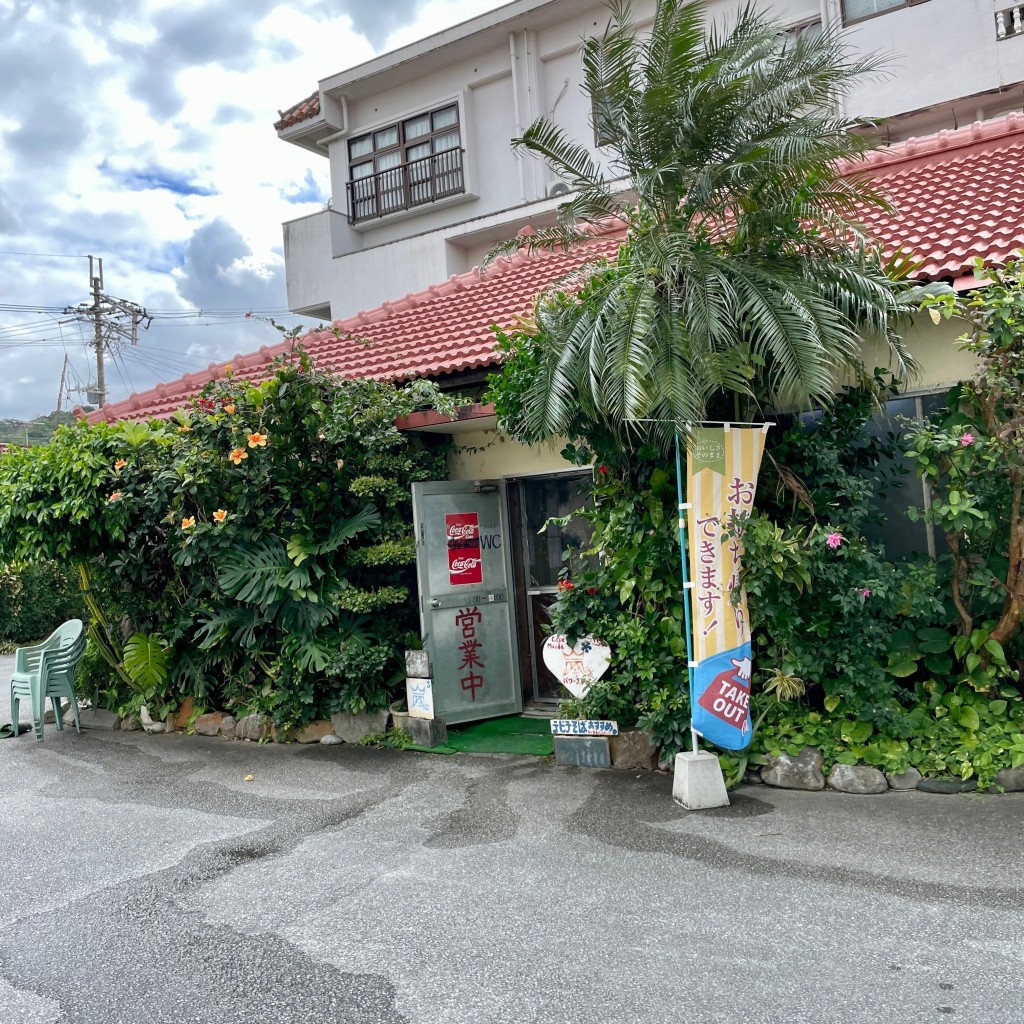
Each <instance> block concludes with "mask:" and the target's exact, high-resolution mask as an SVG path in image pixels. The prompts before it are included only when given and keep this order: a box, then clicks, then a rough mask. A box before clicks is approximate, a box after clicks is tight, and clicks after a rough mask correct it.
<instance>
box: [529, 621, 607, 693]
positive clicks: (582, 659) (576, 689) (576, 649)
mask: <svg viewBox="0 0 1024 1024" xmlns="http://www.w3.org/2000/svg"><path fill="white" fill-rule="evenodd" d="M543 652H544V664H545V665H547V667H548V671H550V672H551V674H552V675H553V676H554V677H555V678H556V679H558V680H559V681H560V682H561V684H562V685H563V686H564V687H565V688H566V689H567V690H568V691H569V692H570V693H571V694H572V695H573V696H574V697H576V698H583V697H585V696H586V695H587V691H588V690H589V689H590V687H591V685H592V684H593V683H595V682H596V681H597V680H598V679H600V678H601V676H603V675H604V674H605V672H607V671H608V665H609V664H610V663H611V659H612V651H611V648H610V647H609V646H608V645H607V644H606V643H605V642H604V641H603V640H598V639H597V638H596V637H592V636H581V637H580V638H579V639H578V640H577V641H576V645H575V646H570V645H569V641H568V639H566V637H565V636H563V635H562V634H561V633H553V634H552V635H551V636H549V637H548V638H547V640H545V641H544V649H543Z"/></svg>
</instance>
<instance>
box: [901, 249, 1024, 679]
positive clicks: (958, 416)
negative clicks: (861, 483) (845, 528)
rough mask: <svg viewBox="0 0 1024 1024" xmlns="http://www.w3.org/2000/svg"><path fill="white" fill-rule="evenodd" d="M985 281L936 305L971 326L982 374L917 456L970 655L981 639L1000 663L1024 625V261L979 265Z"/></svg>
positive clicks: (913, 452)
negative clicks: (949, 562) (949, 558)
mask: <svg viewBox="0 0 1024 1024" xmlns="http://www.w3.org/2000/svg"><path fill="white" fill-rule="evenodd" d="M975 276H976V278H977V279H978V280H987V281H988V284H986V286H985V287H984V288H981V289H978V290H976V291H972V292H969V293H968V294H967V295H965V296H956V295H945V296H939V297H935V298H934V299H932V300H930V302H929V303H928V305H929V306H930V308H931V312H932V314H933V318H934V319H935V320H936V321H938V320H939V319H940V317H941V316H945V317H947V318H948V317H957V318H959V319H961V320H963V321H965V322H966V324H967V328H968V329H967V333H966V334H964V335H963V337H962V338H961V345H962V347H963V348H964V349H966V350H967V351H968V352H971V353H972V354H974V355H975V356H976V357H977V360H978V363H977V367H978V368H977V371H976V372H975V374H974V376H973V377H972V378H971V379H970V380H969V381H966V382H964V384H963V385H961V386H960V387H959V388H957V389H956V390H955V391H954V392H953V394H952V395H951V397H950V401H949V403H948V406H947V410H946V413H945V415H943V416H940V417H933V418H932V419H931V420H929V421H927V422H925V423H921V424H917V425H915V426H914V427H913V429H911V430H910V432H909V434H908V441H909V448H908V450H909V454H910V456H911V458H912V459H913V460H914V462H915V463H916V465H917V469H918V471H919V472H920V473H921V475H922V476H923V477H924V479H925V480H926V481H927V483H928V485H929V487H930V489H931V497H932V500H931V502H930V504H929V506H928V508H927V509H924V510H922V511H920V513H919V514H920V515H921V517H922V518H924V519H925V520H926V521H928V522H930V523H934V524H935V525H936V526H937V527H938V528H939V529H940V530H941V531H942V534H943V535H944V536H945V538H946V541H947V543H948V544H949V547H950V550H951V551H952V554H953V572H952V576H951V594H952V598H953V602H954V604H955V606H956V610H957V614H958V615H959V618H960V631H961V633H962V634H963V637H964V641H965V643H963V644H962V647H963V650H964V651H965V652H967V651H971V646H970V643H969V638H971V637H974V636H975V635H976V634H977V633H978V631H979V629H980V630H982V631H983V632H987V636H986V638H985V641H984V643H983V644H981V647H982V650H981V651H980V652H977V651H976V650H974V651H971V653H972V654H974V656H975V657H977V658H978V659H979V660H982V661H989V660H992V659H995V660H996V662H998V660H999V659H1000V658H1001V657H1002V648H1003V646H1004V645H1006V644H1008V643H1009V642H1010V641H1011V640H1013V639H1014V638H1015V637H1019V635H1020V632H1021V622H1022V619H1024V504H1022V498H1024V259H1019V260H1013V261H1010V262H1009V263H1008V264H1007V265H1006V266H1005V267H1003V268H1001V269H1000V268H998V267H985V266H984V265H983V263H982V262H981V261H980V260H979V261H977V262H976V264H975ZM914 514H915V515H916V514H918V513H917V510H914Z"/></svg>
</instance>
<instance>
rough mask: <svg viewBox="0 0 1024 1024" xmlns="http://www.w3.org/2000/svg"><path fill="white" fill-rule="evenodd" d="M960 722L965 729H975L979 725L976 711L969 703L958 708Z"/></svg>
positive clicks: (979, 720) (979, 721)
mask: <svg viewBox="0 0 1024 1024" xmlns="http://www.w3.org/2000/svg"><path fill="white" fill-rule="evenodd" d="M959 717H960V724H961V725H962V726H963V727H964V728H965V729H971V730H974V729H977V728H978V726H979V725H981V719H980V718H979V717H978V712H977V711H975V710H974V708H972V707H971V706H970V705H965V706H964V707H962V708H960V716H959Z"/></svg>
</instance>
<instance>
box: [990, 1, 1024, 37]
mask: <svg viewBox="0 0 1024 1024" xmlns="http://www.w3.org/2000/svg"><path fill="white" fill-rule="evenodd" d="M1019 35H1024V4H1014V5H1013V7H1007V8H1006V10H1005V11H996V39H1009V38H1010V36H1019Z"/></svg>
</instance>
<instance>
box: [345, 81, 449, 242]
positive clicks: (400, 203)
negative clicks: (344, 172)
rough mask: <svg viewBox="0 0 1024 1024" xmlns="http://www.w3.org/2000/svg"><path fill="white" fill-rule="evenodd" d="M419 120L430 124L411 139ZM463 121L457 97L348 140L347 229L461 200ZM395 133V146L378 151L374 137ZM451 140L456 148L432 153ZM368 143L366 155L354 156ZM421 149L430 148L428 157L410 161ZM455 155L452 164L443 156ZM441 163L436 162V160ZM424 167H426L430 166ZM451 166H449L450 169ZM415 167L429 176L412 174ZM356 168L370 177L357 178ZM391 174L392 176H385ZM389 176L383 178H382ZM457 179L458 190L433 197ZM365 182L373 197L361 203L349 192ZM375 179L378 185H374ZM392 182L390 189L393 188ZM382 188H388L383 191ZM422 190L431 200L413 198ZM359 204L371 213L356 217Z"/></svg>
mask: <svg viewBox="0 0 1024 1024" xmlns="http://www.w3.org/2000/svg"><path fill="white" fill-rule="evenodd" d="M449 112H450V113H452V114H453V115H454V117H453V119H452V120H448V121H446V122H444V123H441V124H440V125H438V124H437V123H436V119H437V118H438V117H439V116H440V115H443V114H448V113H449ZM423 118H427V119H428V120H429V124H428V130H427V131H425V132H422V133H420V134H418V135H410V134H409V126H410V125H411V124H413V123H414V122H416V121H422V119H423ZM464 125H465V119H464V118H463V116H462V104H461V103H460V101H459V99H458V98H457V97H453V98H451V99H448V100H445V101H444V102H443V103H438V104H434V105H432V106H430V107H427V108H425V109H421V110H417V111H415V112H413V113H409V114H406V115H404V116H402V117H398V118H395V119H394V120H393V121H389V122H386V123H384V124H379V125H376V126H374V127H371V128H367V129H365V130H363V131H360V133H359V134H358V135H353V136H351V137H350V138H348V139H347V140H346V143H345V154H346V157H347V160H348V180H347V182H346V185H347V191H348V211H347V212H348V220H349V223H350V224H353V225H358V224H368V223H371V222H373V221H378V220H381V219H382V218H384V217H388V216H390V215H392V214H397V213H405V212H408V211H410V210H416V209H418V208H420V207H423V206H428V205H431V204H432V203H435V202H437V201H438V200H439V199H443V198H448V197H449V196H453V195H461V194H463V193H465V191H466V167H465V159H464V157H465V146H464V139H463V127H464ZM392 132H393V133H394V141H393V142H387V143H386V144H383V145H380V146H379V147H378V141H377V140H378V137H379V136H386V135H388V134H389V133H392ZM452 135H455V136H456V139H457V142H456V144H455V145H454V146H447V147H445V148H443V149H437V148H435V146H436V144H437V142H438V141H439V140H443V139H445V138H447V137H449V136H452ZM367 142H368V143H369V149H367V150H365V151H363V152H361V153H359V154H358V155H355V156H353V150H354V149H355V148H356V147H357V146H358V145H359V144H365V143H367ZM422 146H429V147H430V152H429V153H426V154H424V155H422V156H419V157H416V158H414V159H411V160H410V159H409V151H410V150H411V149H415V148H419V147H422ZM453 152H457V153H458V154H459V156H458V157H457V158H455V159H454V160H451V161H447V160H444V154H446V153H453ZM395 155H397V157H398V161H397V163H393V164H391V165H390V166H384V167H380V166H379V161H380V160H381V159H387V158H389V157H392V156H395ZM439 158H440V159H439ZM427 161H430V163H429V164H428V163H427ZM449 164H450V165H449ZM416 165H419V166H420V167H427V168H429V174H418V175H412V174H410V170H409V169H410V168H412V167H414V166H416ZM359 168H369V170H368V172H367V173H365V174H362V175H360V176H358V177H357V176H356V173H355V172H356V170H357V169H359ZM389 172H390V174H389ZM383 175H387V177H386V178H382V177H381V176H383ZM453 176H454V177H457V179H458V183H457V186H456V187H454V188H452V187H451V186H449V187H447V188H445V189H443V195H441V196H437V195H436V191H437V184H438V182H442V181H444V179H446V178H452V177H453ZM368 178H370V179H374V180H375V185H374V186H373V189H372V194H368V195H366V196H364V197H363V198H359V197H357V196H356V194H355V190H354V188H353V186H354V185H355V184H356V182H360V181H366V180H367V179H368ZM378 179H379V180H378ZM391 182H393V184H391ZM381 184H385V185H386V186H387V187H385V188H382V187H381ZM424 186H426V187H427V188H428V190H429V192H430V194H429V195H423V196H422V197H421V198H416V196H415V192H416V190H417V189H421V190H422V189H423V188H424ZM360 204H372V206H373V212H372V213H368V214H364V215H362V216H359V215H358V214H357V210H358V208H359V205H360Z"/></svg>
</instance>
